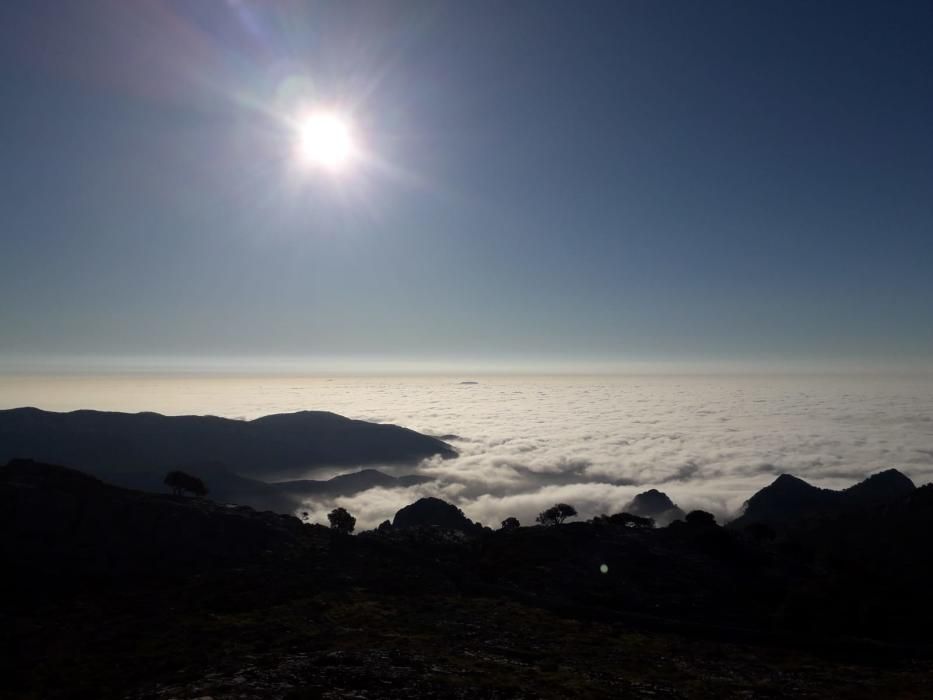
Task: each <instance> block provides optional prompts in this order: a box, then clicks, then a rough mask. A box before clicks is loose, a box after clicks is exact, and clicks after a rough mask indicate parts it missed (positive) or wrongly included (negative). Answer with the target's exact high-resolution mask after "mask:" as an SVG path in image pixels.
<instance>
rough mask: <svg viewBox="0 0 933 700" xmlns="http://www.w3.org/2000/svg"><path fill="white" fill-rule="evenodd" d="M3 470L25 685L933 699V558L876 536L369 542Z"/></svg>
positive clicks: (75, 690) (127, 692) (6, 680)
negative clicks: (899, 562)
mask: <svg viewBox="0 0 933 700" xmlns="http://www.w3.org/2000/svg"><path fill="white" fill-rule="evenodd" d="M36 474H38V476H36ZM3 476H4V479H2V480H0V498H2V500H0V508H2V510H0V513H2V515H0V519H2V522H3V525H4V529H3V538H2V544H3V555H4V559H5V561H6V562H9V563H10V564H11V566H10V567H8V568H7V569H6V571H7V574H6V575H5V578H4V582H5V587H6V588H7V591H6V593H5V595H4V596H3V603H2V607H0V615H2V619H0V624H2V629H3V630H4V632H3V637H2V644H3V646H2V648H0V656H2V664H3V669H2V684H0V688H2V689H0V697H4V698H43V699H44V698H50V699H54V698H147V699H149V698H207V697H210V698H215V699H221V698H224V699H226V698H231V699H232V698H244V699H245V698H289V699H299V698H557V697H560V698H565V697H581V698H587V697H593V698H602V697H605V698H610V697H632V698H691V697H697V698H778V697H821V698H822V697H825V698H928V697H933V661H931V653H930V651H931V646H930V643H929V640H930V637H929V636H928V634H927V631H928V629H929V628H928V620H929V617H930V612H929V605H928V603H927V601H926V600H925V593H923V591H925V590H926V586H927V584H926V583H925V581H928V579H924V578H923V575H924V574H925V573H926V569H925V568H924V567H925V566H926V564H924V562H925V561H926V558H928V557H929V554H928V553H927V554H923V553H918V554H916V556H913V557H912V558H913V560H914V562H915V564H916V567H917V568H916V570H911V569H910V568H909V567H908V568H905V569H904V570H903V571H894V570H891V568H890V563H888V562H884V566H881V564H882V563H883V562H881V561H880V560H872V561H868V560H870V559H871V556H872V555H871V552H872V551H873V550H872V548H871V547H870V546H869V545H868V543H865V544H864V546H860V548H859V550H858V551H859V552H862V555H861V556H859V557H855V558H854V559H851V560H850V559H848V558H846V557H845V546H844V544H840V543H838V542H837V543H836V544H835V545H834V547H833V552H834V556H833V558H832V559H829V558H827V556H826V555H824V554H822V553H821V551H822V550H821V549H820V544H819V542H818V541H817V542H815V543H814V544H813V546H812V547H810V548H804V549H801V546H802V545H801V543H800V542H799V541H793V540H787V541H781V540H778V541H776V542H765V543H762V542H752V541H749V540H747V539H746V538H745V537H744V536H740V535H737V534H735V533H730V532H728V531H726V530H723V529H721V528H707V529H700V530H697V529H692V530H691V529H689V528H673V529H671V528H665V529H657V530H645V531H636V530H633V529H630V528H626V527H610V526H605V525H602V526H600V525H596V524H590V523H579V524H576V525H571V524H565V525H561V526H557V527H552V528H540V527H538V528H520V529H517V530H513V531H500V532H486V533H484V534H477V535H474V536H471V537H463V536H461V535H458V534H452V533H446V532H443V531H439V530H436V529H425V530H416V531H409V532H398V531H396V532H390V533H388V534H376V533H370V534H362V535H359V536H353V537H348V536H342V535H338V534H335V533H332V532H331V531H329V530H327V529H325V528H322V527H320V526H310V525H303V524H301V523H300V522H299V521H297V520H296V519H294V518H288V517H285V516H278V515H275V514H272V513H256V512H255V511H251V510H249V509H229V508H223V507H221V506H217V505H214V504H211V503H209V502H195V501H191V500H185V499H178V498H172V497H166V496H156V495H151V494H141V493H137V492H130V491H124V490H122V489H115V488H113V487H107V486H104V485H102V484H100V482H96V481H94V480H87V478H86V477H83V476H81V475H75V473H73V472H71V473H66V472H57V471H55V470H46V471H45V472H41V470H40V471H35V470H33V471H32V472H29V474H26V473H25V472H24V471H23V470H22V469H20V471H15V470H14V471H9V470H8V471H6V472H5V473H4V475H3ZM924 497H925V496H924ZM928 505H929V504H925V505H923V508H927V506H928ZM904 510H905V509H904V508H902V509H901V511H902V512H903V511H904ZM922 512H923V513H926V512H927V511H926V510H923V511H922ZM863 517H864V516H860V518H863ZM892 517H893V516H892ZM860 522H861V520H860ZM911 522H912V523H914V524H916V522H915V521H913V520H912V521H911ZM832 527H833V526H832V524H831V523H828V524H826V525H825V527H824V530H825V532H827V533H831V532H832ZM853 528H854V529H855V531H856V532H855V534H857V531H858V528H857V527H855V526H854V525H853V526H852V527H851V528H846V531H847V532H852V530H853ZM883 529H884V528H883V527H881V525H880V524H878V523H874V525H873V528H872V531H878V530H883ZM928 532H929V531H927V532H926V533H924V532H917V533H916V537H917V538H918V541H925V539H926V537H927V534H928ZM907 539H908V540H909V537H908V538H907ZM896 549H897V548H896V547H891V546H887V547H885V550H886V551H893V550H896ZM895 553H896V552H895ZM898 556H900V555H898ZM600 564H606V565H607V567H608V571H607V573H601V572H600V569H599V567H600Z"/></svg>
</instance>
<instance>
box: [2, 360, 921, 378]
mask: <svg viewBox="0 0 933 700" xmlns="http://www.w3.org/2000/svg"><path fill="white" fill-rule="evenodd" d="M793 374H801V375H814V374H818V375H911V376H916V375H926V374H930V375H933V360H927V359H919V358H917V359H912V360H905V361H901V362H881V361H868V360H864V359H863V360H856V359H836V360H789V359H782V358H769V359H761V360H747V359H738V358H737V359H732V360H730V359H716V360H713V359H700V358H698V359H682V358H664V359H654V360H646V359H583V358H580V359H573V360H560V359H554V358H548V357H537V358H518V357H512V356H508V357H502V358H499V359H490V358H470V357H463V358H450V357H443V358H441V357H435V358H398V357H387V356H276V357H272V356H216V357H206V356H192V355H186V356H179V355H161V356H159V355H154V356H134V355H126V356H104V355H93V356H88V355H72V356H39V357H35V356H34V357H28V358H27V357H22V356H6V357H4V356H0V375H3V376H63V377H65V376H87V375H100V376H111V375H114V376H115V375H205V376H223V375H229V376H267V375H268V376H301V375H303V376H322V377H328V376H334V377H350V376H361V377H365V376H381V377H389V376H398V377H415V376H425V377H430V376H439V377H440V376H463V378H464V379H469V378H470V376H474V377H475V376H528V377H545V376H554V377H561V376H566V377H583V376H672V375H683V376H691V375H762V376H766V375H793Z"/></svg>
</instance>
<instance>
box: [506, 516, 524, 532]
mask: <svg viewBox="0 0 933 700" xmlns="http://www.w3.org/2000/svg"><path fill="white" fill-rule="evenodd" d="M516 527H521V523H520V522H518V518H514V517H509V518H506V519H505V520H503V521H502V529H503V530H511V529H513V528H516Z"/></svg>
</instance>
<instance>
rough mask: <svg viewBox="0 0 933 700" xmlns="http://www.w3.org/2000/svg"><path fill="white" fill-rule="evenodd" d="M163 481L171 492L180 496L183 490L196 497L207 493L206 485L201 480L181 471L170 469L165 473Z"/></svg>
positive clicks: (183, 492) (202, 496) (201, 496)
mask: <svg viewBox="0 0 933 700" xmlns="http://www.w3.org/2000/svg"><path fill="white" fill-rule="evenodd" d="M164 483H165V485H166V486H168V487H169V488H171V489H172V493H173V494H175V495H176V496H182V495H184V494H185V492H188V493H191V494H193V495H194V496H197V497H198V498H204V496H206V495H207V494H208V489H207V486H205V485H204V482H203V481H201V480H200V479H199V478H198V477H196V476H191V474H186V473H185V472H183V471H178V470H175V471H170V472H169V473H168V474H166V475H165V481H164Z"/></svg>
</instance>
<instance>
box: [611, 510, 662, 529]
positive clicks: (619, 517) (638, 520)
mask: <svg viewBox="0 0 933 700" xmlns="http://www.w3.org/2000/svg"><path fill="white" fill-rule="evenodd" d="M606 521H607V522H608V523H609V524H610V525H621V526H622V527H635V528H652V527H654V518H643V517H642V516H640V515H632V514H631V513H614V514H613V515H610V516H609V517H607V518H606Z"/></svg>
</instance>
